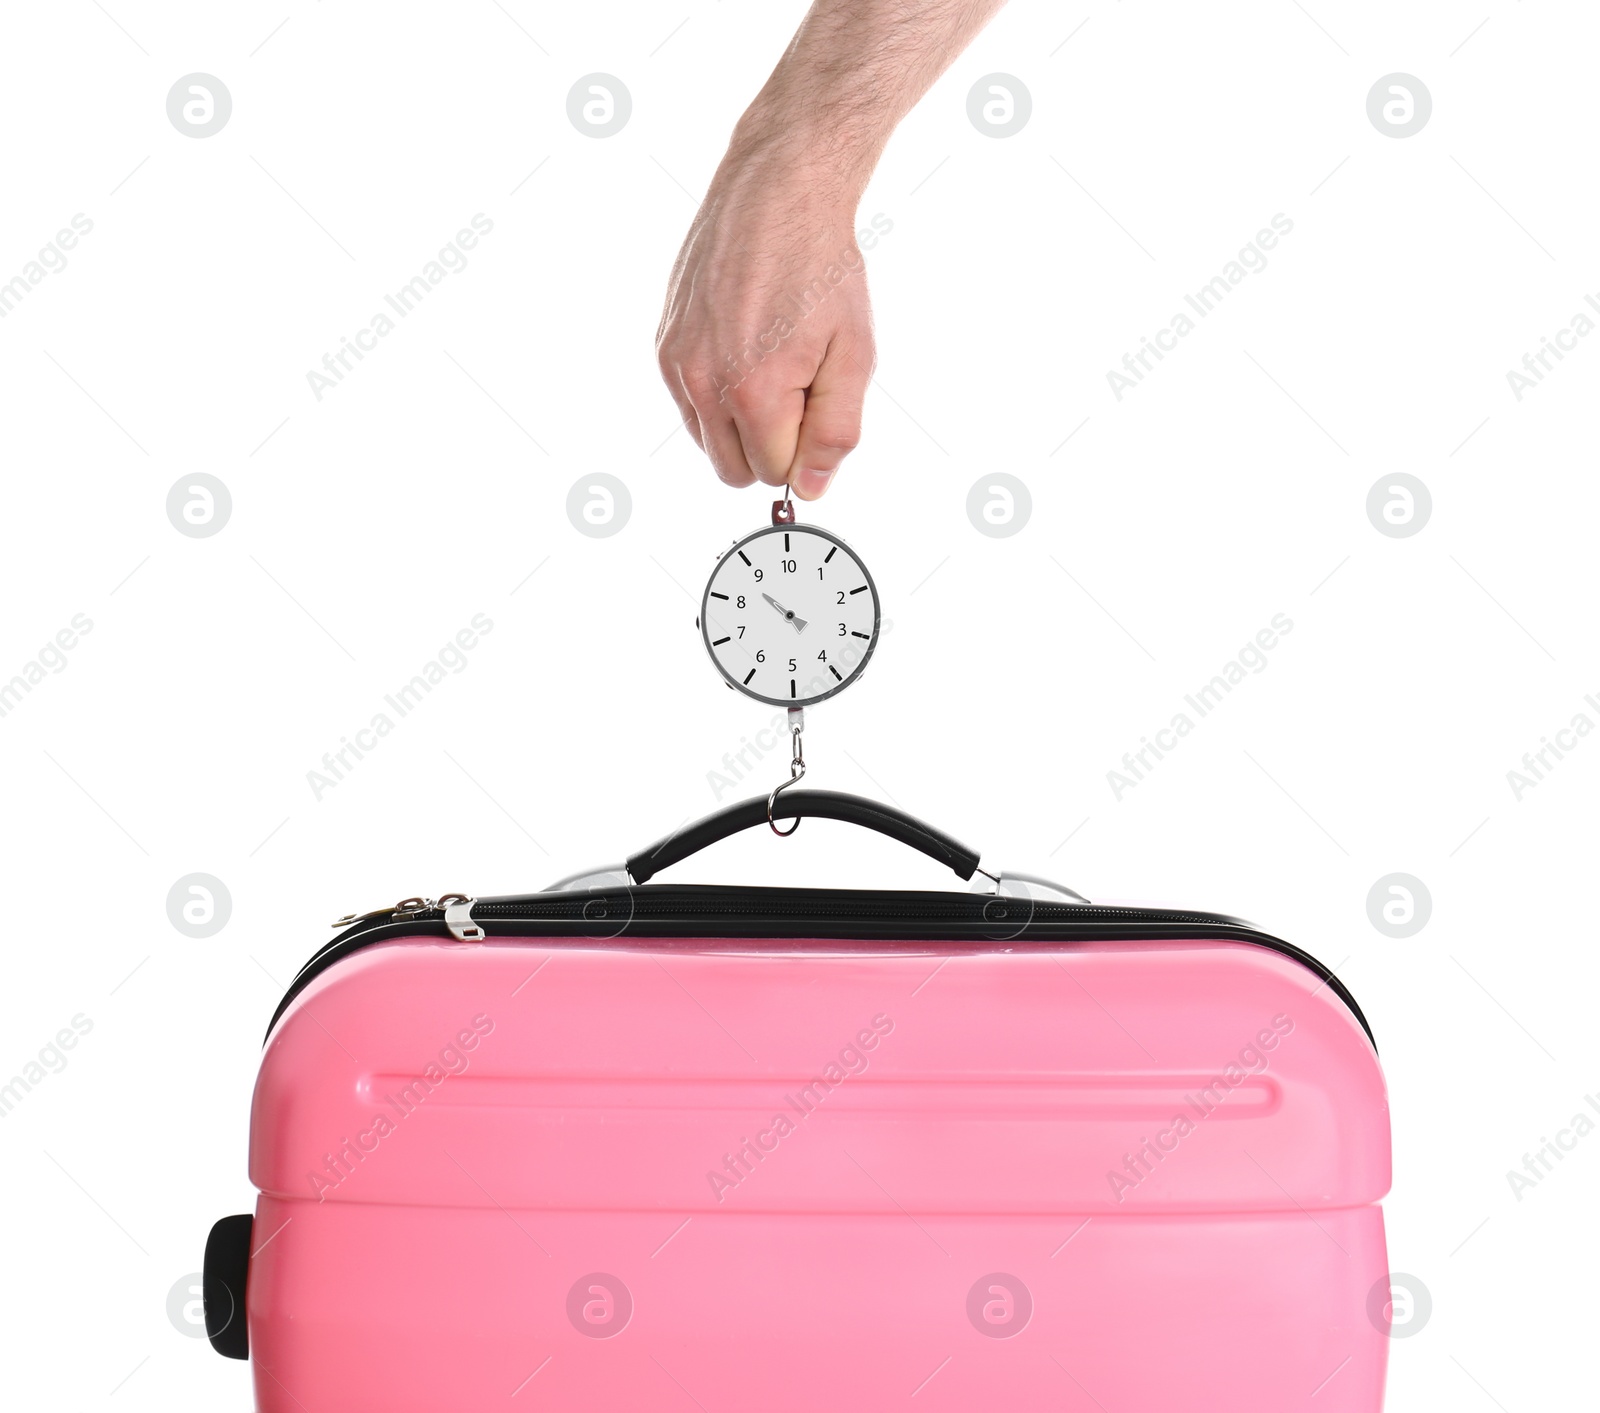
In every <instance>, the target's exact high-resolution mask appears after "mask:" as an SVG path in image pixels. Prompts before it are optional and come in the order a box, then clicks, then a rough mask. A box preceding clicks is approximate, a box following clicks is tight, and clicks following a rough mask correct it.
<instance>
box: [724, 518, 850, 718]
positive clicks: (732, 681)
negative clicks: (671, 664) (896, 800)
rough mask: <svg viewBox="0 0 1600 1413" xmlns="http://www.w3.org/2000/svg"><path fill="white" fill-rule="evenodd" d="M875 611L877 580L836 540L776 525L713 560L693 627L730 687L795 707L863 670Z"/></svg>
mask: <svg viewBox="0 0 1600 1413" xmlns="http://www.w3.org/2000/svg"><path fill="white" fill-rule="evenodd" d="M880 616H881V615H880V611H879V606H878V588H877V585H875V584H874V583H873V582H872V576H871V575H870V574H868V573H867V570H866V566H865V565H864V564H862V562H861V561H860V560H859V559H857V558H856V556H855V555H854V553H852V552H851V550H850V548H849V547H848V546H847V545H846V544H845V543H844V541H843V540H841V539H839V537H838V536H837V535H830V534H829V533H828V532H827V531H826V530H819V529H817V527H816V526H814V525H774V526H772V527H771V528H770V529H762V530H757V531H756V532H755V534H753V535H750V536H748V537H747V538H745V539H743V540H740V541H739V543H738V544H736V545H735V546H734V547H733V548H732V549H731V550H729V551H728V552H727V554H725V555H724V556H723V557H722V559H721V560H720V561H719V562H718V564H717V567H716V569H715V570H713V571H712V574H711V582H710V583H708V584H707V585H706V592H705V597H704V599H703V600H702V601H701V604H700V632H701V636H702V637H703V638H704V640H705V645H706V651H707V652H708V653H710V654H711V661H712V662H714V663H715V664H716V666H717V671H719V672H720V673H721V674H722V675H723V677H724V678H725V679H726V680H727V682H728V685H729V686H731V687H734V688H736V689H737V690H739V691H741V692H743V693H744V694H745V695H746V696H748V697H754V698H755V699H756V700H757V701H758V702H770V703H771V704H772V705H774V706H785V707H789V706H795V707H799V706H809V705H810V704H811V703H812V702H820V701H822V700H823V699H824V698H827V697H831V696H833V695H834V693H835V692H842V691H843V690H844V689H845V688H846V687H848V686H849V685H850V684H851V683H852V682H853V681H855V679H856V678H857V677H859V676H860V675H861V672H862V669H864V668H865V667H866V665H867V659H869V658H870V657H871V656H872V650H873V649H874V648H875V647H876V646H877V645H878V623H879V619H880Z"/></svg>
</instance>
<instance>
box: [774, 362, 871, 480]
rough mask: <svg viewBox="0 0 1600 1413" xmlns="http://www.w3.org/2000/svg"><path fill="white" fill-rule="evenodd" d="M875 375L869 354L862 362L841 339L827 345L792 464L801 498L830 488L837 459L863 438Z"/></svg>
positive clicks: (792, 476) (809, 391)
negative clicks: (864, 413) (865, 410)
mask: <svg viewBox="0 0 1600 1413" xmlns="http://www.w3.org/2000/svg"><path fill="white" fill-rule="evenodd" d="M871 375H872V361H871V357H870V355H869V356H868V359H867V362H866V363H864V364H863V363H861V362H858V361H857V360H856V359H855V358H853V357H851V356H850V352H849V350H848V349H847V348H846V347H845V346H844V345H843V344H841V343H840V342H839V341H837V340H835V341H834V342H832V343H830V344H829V345H828V351H827V353H826V354H824V355H823V359H822V365H821V366H820V367H819V368H818V369H817V372H816V376H815V377H814V378H813V379H812V380H811V386H810V387H809V388H807V389H806V404H805V411H804V412H803V413H802V414H801V418H800V437H799V441H798V443H797V444H796V446H795V452H794V461H793V462H792V463H791V465H790V467H789V476H788V480H789V484H790V486H792V487H793V488H794V493H795V494H796V495H797V496H799V497H800V499H801V500H816V499H817V497H818V496H820V495H821V494H822V493H823V492H824V491H826V490H827V489H828V484H829V482H831V481H832V480H833V473H834V472H835V471H837V470H838V469H839V463H840V462H841V461H843V460H844V459H845V457H846V456H847V455H848V454H849V453H850V452H852V451H854V450H855V448H856V444H857V443H858V442H860V440H861V404H862V402H863V401H864V400H865V398H866V393H867V382H868V380H869V379H870V377H871Z"/></svg>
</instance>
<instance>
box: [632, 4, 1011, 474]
mask: <svg viewBox="0 0 1600 1413" xmlns="http://www.w3.org/2000/svg"><path fill="white" fill-rule="evenodd" d="M1004 3H1005V0H815V3H814V4H813V5H812V7H811V11H810V13H809V14H808V15H807V16H806V19H805V21H804V22H803V23H802V24H801V26H800V29H799V32H798V33H797V34H796V35H795V38H794V41H793V43H791V44H790V46H789V48H788V49H787V50H786V51H785V53H784V56H783V58H782V59H781V60H780V61H779V64H778V67H777V68H776V69H775V70H774V71H773V73H772V77H771V78H769V79H768V80H767V84H766V87H765V88H763V89H762V90H761V93H760V94H759V95H758V96H757V98H756V100H755V102H754V103H753V104H751V106H750V109H749V111H747V112H746V113H745V115H744V117H743V119H741V121H740V123H739V127H738V129H737V131H736V132H735V133H734V138H733V142H732V143H731V144H730V146H729V148H728V154H727V156H726V157H725V158H724V159H723V161H722V165H721V166H720V167H719V168H718V169H717V174H716V176H715V177H714V178H713V179H712V182H711V189H710V190H709V191H708V192H707V193H706V198H705V201H704V203H703V204H702V205H701V207H700V211H699V213H698V214H697V215H696V216H695V219H694V224H693V225H691V226H690V228H689V235H688V238H687V239H686V240H685V241H684V243H683V249H682V250H681V251H680V252H679V253H678V261H677V264H676V266H674V268H673V272H672V280H671V283H670V285H669V286H668V290H667V306H666V311H665V313H664V314H663V315H662V317H661V327H660V329H659V331H658V333H657V335H656V352H657V356H658V358H659V360H660V364H661V373H662V376H663V377H664V378H665V379H666V382H667V387H668V389H669V390H670V391H671V393H672V396H673V398H674V399H675V400H676V402H677V404H678V411H679V412H680V413H681V414H682V416H683V421H684V425H685V426H686V427H687V428H688V429H689V432H690V434H691V435H692V436H693V437H694V439H695V441H696V442H698V443H699V445H700V447H701V449H702V450H703V451H704V452H705V453H706V455H707V456H709V457H710V458H711V464H712V465H713V466H714V467H715V468H716V472H717V475H719V476H720V477H721V478H722V479H723V480H724V481H726V482H727V483H728V484H729V485H730V486H748V485H749V484H750V483H751V482H752V481H756V480H759V481H762V482H764V483H765V484H767V485H769V486H781V485H783V484H784V483H785V482H787V483H788V484H789V485H790V486H791V487H792V488H793V490H794V493H795V494H796V495H797V496H799V497H801V498H802V499H803V500H814V499H816V497H818V496H820V495H821V494H822V493H823V492H824V491H826V490H827V488H828V484H829V482H830V481H831V480H832V479H833V475H834V472H835V471H837V470H838V469H839V463H840V462H841V461H843V460H844V458H845V456H846V454H847V453H848V452H850V451H851V450H853V449H854V447H855V445H856V443H857V442H858V441H859V440H860V437H861V406H862V402H863V400H864V398H865V396H866V391H867V383H868V382H869V381H870V380H871V376H872V367H873V361H874V351H873V341H872V313H871V307H870V305H869V303H868V299H867V280H866V266H865V262H864V260H863V258H862V255H861V250H860V248H859V246H858V245H857V243H856V236H855V229H854V228H855V222H856V206H857V204H858V203H859V202H860V200H861V193H862V192H863V191H864V190H865V188H866V184H867V181H868V179H869V178H870V177H871V175H872V169H873V168H874V167H875V166H876V165H877V160H878V156H879V154H880V153H881V152H882V150H883V146H884V144H885V143H886V142H887V141H888V140H889V135H890V134H891V133H892V132H893V131H894V128H895V125H896V124H897V123H898V122H899V121H900V119H901V118H902V117H904V116H905V114H906V113H907V112H909V111H910V109H911V108H912V106H913V105H914V104H915V103H916V102H917V100H918V99H919V98H921V97H922V95H923V94H924V93H925V92H926V91H927V89H928V87H929V85H931V84H932V83H933V81H934V79H936V78H937V77H938V76H939V75H940V74H941V73H942V72H943V71H944V69H945V68H946V67H947V66H948V65H949V63H950V62H951V60H953V59H954V58H955V56H956V55H957V54H959V53H960V52H961V50H962V49H963V48H965V46H966V44H967V41H968V40H970V39H971V38H972V36H973V35H974V34H976V33H977V32H978V30H980V29H981V28H982V27H983V26H984V24H985V23H987V21H988V20H989V18H990V16H991V15H993V14H994V13H995V11H997V10H998V9H999V8H1000V6H1001V5H1002V4H1004Z"/></svg>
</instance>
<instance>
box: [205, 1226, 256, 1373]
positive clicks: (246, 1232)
mask: <svg viewBox="0 0 1600 1413" xmlns="http://www.w3.org/2000/svg"><path fill="white" fill-rule="evenodd" d="M254 1226H255V1218H254V1217H251V1216H243V1217H224V1218H223V1219H222V1220H221V1221H220V1222H218V1223H217V1224H216V1226H214V1227H212V1228H211V1235H210V1236H209V1237H207V1238H206V1265H205V1274H204V1282H203V1294H204V1300H205V1309H206V1335H207V1337H208V1338H209V1339H210V1340H211V1347H212V1348H213V1349H214V1350H216V1351H217V1353H218V1354H221V1355H223V1356H225V1357H226V1358H229V1359H248V1358H249V1357H250V1333H249V1330H248V1328H247V1327H246V1323H245V1316H244V1286H245V1279H246V1277H247V1276H248V1275H249V1273H250V1233H251V1231H252V1229H253V1228H254Z"/></svg>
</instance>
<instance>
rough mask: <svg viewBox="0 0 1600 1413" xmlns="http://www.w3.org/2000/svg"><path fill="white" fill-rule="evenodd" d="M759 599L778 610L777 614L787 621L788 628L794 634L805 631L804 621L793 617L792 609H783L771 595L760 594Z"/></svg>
mask: <svg viewBox="0 0 1600 1413" xmlns="http://www.w3.org/2000/svg"><path fill="white" fill-rule="evenodd" d="M761 597H762V598H764V599H765V600H766V601H767V602H768V603H770V604H771V605H772V606H773V607H774V608H775V609H777V610H778V612H779V613H781V614H782V615H783V616H784V617H785V618H786V619H787V620H788V621H789V626H790V627H791V628H793V629H794V631H795V632H796V633H804V632H805V631H806V621H805V619H803V618H796V617H795V616H794V610H793V609H792V608H785V607H784V606H783V605H782V604H781V603H779V602H778V601H777V599H775V598H773V597H772V595H771V594H762V596H761Z"/></svg>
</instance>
